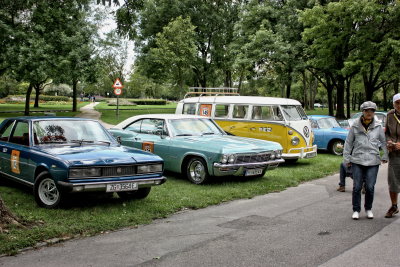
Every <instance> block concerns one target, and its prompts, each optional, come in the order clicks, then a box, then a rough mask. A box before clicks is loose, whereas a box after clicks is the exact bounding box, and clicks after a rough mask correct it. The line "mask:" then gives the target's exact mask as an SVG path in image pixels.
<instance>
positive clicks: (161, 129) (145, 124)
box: [140, 119, 167, 135]
mask: <svg viewBox="0 0 400 267" xmlns="http://www.w3.org/2000/svg"><path fill="white" fill-rule="evenodd" d="M140 133H144V134H155V135H161V134H162V135H166V134H167V133H166V131H165V123H164V120H160V119H144V120H142V125H141V127H140Z"/></svg>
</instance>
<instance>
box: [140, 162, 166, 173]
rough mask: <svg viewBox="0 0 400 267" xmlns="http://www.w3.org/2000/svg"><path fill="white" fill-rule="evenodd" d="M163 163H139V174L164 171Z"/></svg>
mask: <svg viewBox="0 0 400 267" xmlns="http://www.w3.org/2000/svg"><path fill="white" fill-rule="evenodd" d="M162 168H163V166H162V164H149V165H138V166H137V174H144V173H154V172H162Z"/></svg>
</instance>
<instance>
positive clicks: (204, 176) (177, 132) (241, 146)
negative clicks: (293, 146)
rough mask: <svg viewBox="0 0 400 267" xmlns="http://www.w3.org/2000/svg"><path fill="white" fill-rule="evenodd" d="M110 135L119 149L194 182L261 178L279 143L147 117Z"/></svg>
mask: <svg viewBox="0 0 400 267" xmlns="http://www.w3.org/2000/svg"><path fill="white" fill-rule="evenodd" d="M110 132H111V133H112V134H113V135H114V136H115V137H116V138H117V139H119V140H120V142H121V143H122V144H123V145H126V146H131V147H135V148H140V149H143V150H148V151H150V152H153V153H155V154H157V155H159V156H160V157H161V158H163V159H164V162H165V169H166V170H169V171H172V172H177V173H182V174H184V175H186V177H187V178H188V179H189V180H190V181H191V182H193V183H195V184H201V183H204V182H206V181H207V180H208V179H209V178H210V177H212V176H225V175H236V176H264V174H265V172H266V170H267V168H274V167H277V166H278V165H279V163H281V162H284V160H283V159H281V155H282V146H281V145H280V144H279V143H276V142H271V141H265V140H258V139H252V138H244V137H238V136H230V135H227V134H226V133H225V132H224V131H223V130H222V129H221V128H220V127H219V126H218V124H216V123H215V122H214V121H213V120H212V119H211V118H208V117H201V116H195V115H174V114H150V115H140V116H134V117H131V118H128V119H126V120H125V121H123V122H121V123H120V124H118V125H116V127H115V128H112V129H110Z"/></svg>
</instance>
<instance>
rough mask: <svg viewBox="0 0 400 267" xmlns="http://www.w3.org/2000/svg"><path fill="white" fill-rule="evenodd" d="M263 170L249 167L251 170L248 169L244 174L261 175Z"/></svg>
mask: <svg viewBox="0 0 400 267" xmlns="http://www.w3.org/2000/svg"><path fill="white" fill-rule="evenodd" d="M262 172H263V169H249V170H246V172H245V174H244V175H245V176H252V175H259V174H262Z"/></svg>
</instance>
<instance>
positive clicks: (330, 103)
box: [326, 76, 334, 116]
mask: <svg viewBox="0 0 400 267" xmlns="http://www.w3.org/2000/svg"><path fill="white" fill-rule="evenodd" d="M326 91H327V93H328V109H329V116H333V105H334V104H333V84H332V83H331V80H330V78H329V77H328V76H326Z"/></svg>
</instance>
